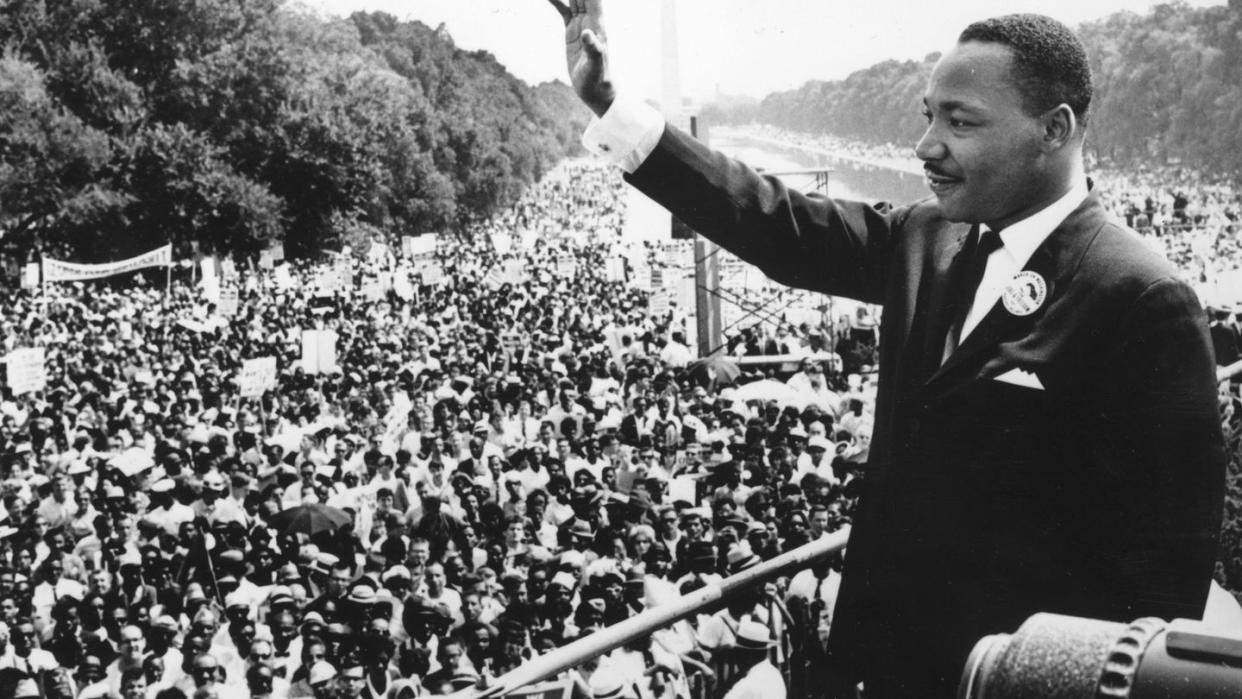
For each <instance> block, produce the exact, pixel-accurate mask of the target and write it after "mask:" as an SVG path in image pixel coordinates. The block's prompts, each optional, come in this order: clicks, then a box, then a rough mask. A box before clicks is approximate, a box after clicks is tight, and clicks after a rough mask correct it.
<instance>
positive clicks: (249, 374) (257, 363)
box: [237, 357, 276, 398]
mask: <svg viewBox="0 0 1242 699" xmlns="http://www.w3.org/2000/svg"><path fill="white" fill-rule="evenodd" d="M237 385H238V386H239V387H240V388H241V395H242V398H257V397H259V396H262V395H263V392H264V391H266V390H267V389H269V388H275V387H276V358H275V357H259V358H257V359H247V360H246V361H245V362H243V363H242V369H241V374H240V375H239V376H238V378H237Z"/></svg>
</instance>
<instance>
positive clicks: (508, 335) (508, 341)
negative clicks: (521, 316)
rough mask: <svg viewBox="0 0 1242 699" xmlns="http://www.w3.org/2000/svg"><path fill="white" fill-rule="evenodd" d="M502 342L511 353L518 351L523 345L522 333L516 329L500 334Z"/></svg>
mask: <svg viewBox="0 0 1242 699" xmlns="http://www.w3.org/2000/svg"><path fill="white" fill-rule="evenodd" d="M500 344H501V346H502V347H504V348H505V351H506V352H508V353H509V354H513V353H514V352H516V351H517V348H518V347H520V346H521V345H522V334H521V333H519V332H518V331H516V330H508V331H505V332H503V333H501V334H500Z"/></svg>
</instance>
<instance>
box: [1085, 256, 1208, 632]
mask: <svg viewBox="0 0 1242 699" xmlns="http://www.w3.org/2000/svg"><path fill="white" fill-rule="evenodd" d="M1117 339H1118V342H1116V343H1115V344H1114V345H1113V347H1114V348H1115V351H1114V352H1112V353H1111V354H1110V356H1107V357H1105V358H1104V359H1105V361H1104V364H1103V366H1108V367H1113V369H1112V371H1110V372H1108V375H1107V377H1106V385H1105V386H1104V387H1103V389H1104V390H1103V391H1102V395H1103V397H1104V398H1103V402H1101V403H1100V404H1099V405H1098V414H1099V420H1098V421H1091V424H1088V425H1086V426H1085V427H1086V428H1087V429H1088V430H1089V432H1088V434H1087V436H1088V439H1091V440H1093V443H1094V450H1095V451H1096V454H1095V456H1096V457H1097V458H1095V459H1093V460H1092V462H1093V463H1095V464H1097V469H1098V470H1097V472H1096V473H1094V474H1087V478H1088V479H1089V480H1088V484H1089V487H1092V488H1094V489H1095V492H1097V493H1098V494H1099V496H1100V499H1099V502H1098V507H1096V508H1093V509H1094V510H1095V511H1094V512H1093V513H1091V514H1090V516H1089V519H1087V520H1086V521H1089V522H1094V524H1093V525H1092V526H1093V527H1094V528H1095V529H1096V531H1094V532H1087V533H1086V534H1087V535H1086V536H1084V538H1083V541H1088V542H1092V544H1093V545H1094V547H1095V548H1094V550H1088V551H1084V554H1085V555H1087V556H1089V557H1090V558H1091V559H1093V560H1090V561H1088V562H1087V563H1088V565H1087V569H1088V570H1092V569H1094V572H1095V574H1097V575H1099V576H1100V578H1101V579H1102V580H1104V581H1106V582H1109V583H1111V585H1112V589H1115V590H1116V592H1117V594H1116V596H1115V598H1114V602H1115V606H1114V608H1113V609H1111V610H1109V611H1110V614H1109V616H1111V617H1112V618H1116V619H1132V618H1134V617H1137V616H1146V615H1155V616H1160V617H1163V618H1174V617H1185V618H1192V619H1198V618H1201V617H1202V614H1203V608H1204V603H1205V602H1206V599H1207V591H1208V581H1209V579H1210V577H1211V574H1212V569H1213V566H1214V563H1215V560H1216V554H1217V542H1218V537H1219V532H1220V524H1221V517H1222V511H1223V509H1222V508H1223V501H1224V475H1225V464H1226V457H1225V449H1224V437H1223V435H1222V431H1221V423H1220V417H1219V407H1218V402H1217V398H1216V384H1215V363H1214V361H1213V357H1212V344H1211V339H1210V337H1209V333H1208V329H1207V321H1206V318H1205V316H1204V313H1203V310H1202V309H1201V307H1200V306H1199V303H1198V300H1197V299H1196V297H1195V296H1194V292H1193V291H1191V290H1190V288H1189V287H1187V286H1186V285H1185V284H1182V283H1181V282H1178V281H1175V280H1172V279H1167V278H1166V279H1162V280H1159V281H1156V282H1154V283H1152V284H1151V285H1150V286H1148V287H1147V288H1146V290H1144V291H1143V292H1142V293H1141V294H1140V295H1139V297H1138V298H1137V300H1136V301H1135V302H1134V303H1133V305H1132V307H1131V308H1130V310H1129V312H1128V313H1126V315H1125V316H1124V317H1123V320H1122V322H1121V325H1120V326H1119V332H1118V335H1117ZM1088 548H1090V545H1089V546H1088Z"/></svg>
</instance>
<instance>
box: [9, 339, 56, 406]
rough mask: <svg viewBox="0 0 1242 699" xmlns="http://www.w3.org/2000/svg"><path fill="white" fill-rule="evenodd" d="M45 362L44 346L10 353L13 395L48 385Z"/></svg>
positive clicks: (10, 382)
mask: <svg viewBox="0 0 1242 699" xmlns="http://www.w3.org/2000/svg"><path fill="white" fill-rule="evenodd" d="M45 362H46V355H45V354H44V350H43V348H42V347H25V348H22V349H15V350H13V351H12V352H10V353H9V360H8V382H9V388H10V389H11V390H12V391H13V395H15V396H20V395H21V394H23V393H31V392H34V391H42V390H43V389H44V388H45V387H46V386H47V366H46V363H45Z"/></svg>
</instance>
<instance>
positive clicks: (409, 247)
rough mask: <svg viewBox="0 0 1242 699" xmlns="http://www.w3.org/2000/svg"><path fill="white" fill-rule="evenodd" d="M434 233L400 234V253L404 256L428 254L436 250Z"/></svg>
mask: <svg viewBox="0 0 1242 699" xmlns="http://www.w3.org/2000/svg"><path fill="white" fill-rule="evenodd" d="M436 237H437V236H436V234H435V233H424V234H422V235H403V236H401V254H402V255H403V256H405V257H415V256H417V255H429V254H432V253H434V252H435V251H436Z"/></svg>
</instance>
